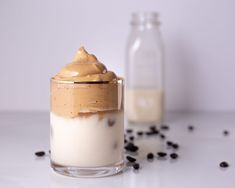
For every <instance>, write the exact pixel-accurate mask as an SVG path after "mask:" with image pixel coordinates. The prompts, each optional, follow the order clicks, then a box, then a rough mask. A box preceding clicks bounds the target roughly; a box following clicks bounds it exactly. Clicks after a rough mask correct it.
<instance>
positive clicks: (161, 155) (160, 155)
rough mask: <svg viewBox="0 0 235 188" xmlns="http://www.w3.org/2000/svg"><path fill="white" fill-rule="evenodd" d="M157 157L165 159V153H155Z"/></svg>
mask: <svg viewBox="0 0 235 188" xmlns="http://www.w3.org/2000/svg"><path fill="white" fill-rule="evenodd" d="M157 155H158V157H166V156H167V153H165V152H157Z"/></svg>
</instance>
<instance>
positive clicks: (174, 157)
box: [170, 153, 178, 159]
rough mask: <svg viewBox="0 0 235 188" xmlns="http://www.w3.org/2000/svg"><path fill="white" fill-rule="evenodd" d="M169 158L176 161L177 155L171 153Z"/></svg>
mask: <svg viewBox="0 0 235 188" xmlns="http://www.w3.org/2000/svg"><path fill="white" fill-rule="evenodd" d="M170 157H171V158H172V159H177V158H178V154H177V153H171V154H170Z"/></svg>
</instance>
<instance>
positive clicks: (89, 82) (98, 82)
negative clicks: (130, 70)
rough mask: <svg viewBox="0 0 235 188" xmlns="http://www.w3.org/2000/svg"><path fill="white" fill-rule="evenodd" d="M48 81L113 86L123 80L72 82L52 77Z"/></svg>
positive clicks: (119, 78)
mask: <svg viewBox="0 0 235 188" xmlns="http://www.w3.org/2000/svg"><path fill="white" fill-rule="evenodd" d="M50 81H51V82H54V83H58V84H114V83H118V84H121V83H123V81H124V79H123V78H121V77H118V78H117V79H115V80H112V81H72V80H57V79H55V78H54V77H52V78H51V79H50Z"/></svg>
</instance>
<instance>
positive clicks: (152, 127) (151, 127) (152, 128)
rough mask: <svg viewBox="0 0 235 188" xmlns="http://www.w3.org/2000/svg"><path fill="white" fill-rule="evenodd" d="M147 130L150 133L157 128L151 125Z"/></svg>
mask: <svg viewBox="0 0 235 188" xmlns="http://www.w3.org/2000/svg"><path fill="white" fill-rule="evenodd" d="M149 129H150V130H151V131H155V130H156V129H157V127H156V125H151V126H150V127H149Z"/></svg>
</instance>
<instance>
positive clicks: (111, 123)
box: [108, 119, 115, 127]
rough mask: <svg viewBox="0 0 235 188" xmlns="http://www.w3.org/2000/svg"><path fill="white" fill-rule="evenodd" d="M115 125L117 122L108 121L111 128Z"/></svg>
mask: <svg viewBox="0 0 235 188" xmlns="http://www.w3.org/2000/svg"><path fill="white" fill-rule="evenodd" d="M114 124H115V120H112V119H109V120H108V125H109V127H112V126H113V125H114Z"/></svg>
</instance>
